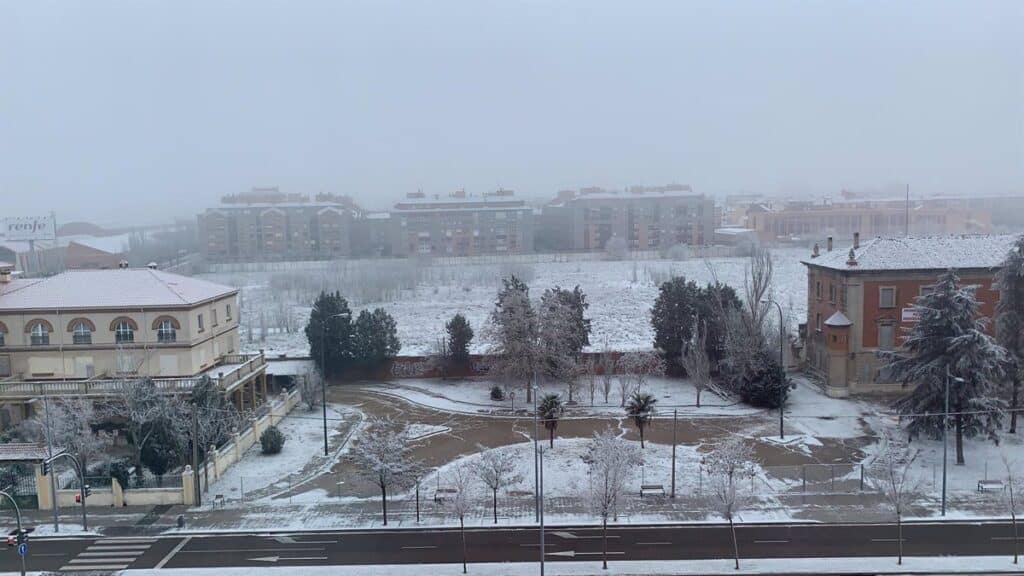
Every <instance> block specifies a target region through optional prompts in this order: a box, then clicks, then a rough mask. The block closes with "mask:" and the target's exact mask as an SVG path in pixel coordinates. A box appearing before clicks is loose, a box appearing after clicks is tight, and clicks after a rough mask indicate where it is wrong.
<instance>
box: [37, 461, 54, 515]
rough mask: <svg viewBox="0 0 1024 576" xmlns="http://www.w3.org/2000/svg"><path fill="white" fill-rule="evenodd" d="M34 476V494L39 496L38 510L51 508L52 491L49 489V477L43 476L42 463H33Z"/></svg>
mask: <svg viewBox="0 0 1024 576" xmlns="http://www.w3.org/2000/svg"><path fill="white" fill-rule="evenodd" d="M50 474H53V469H52V468H51V469H50ZM35 477H36V496H38V498H39V509H40V510H53V501H54V498H53V496H54V495H53V492H51V491H50V478H49V477H47V476H43V465H42V464H36V465H35Z"/></svg>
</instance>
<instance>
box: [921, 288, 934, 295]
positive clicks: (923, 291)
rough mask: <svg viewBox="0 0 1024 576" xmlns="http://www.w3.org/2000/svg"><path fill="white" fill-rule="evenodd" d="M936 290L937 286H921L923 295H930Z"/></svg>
mask: <svg viewBox="0 0 1024 576" xmlns="http://www.w3.org/2000/svg"><path fill="white" fill-rule="evenodd" d="M932 292H935V286H921V296H928V295H929V294H931V293H932Z"/></svg>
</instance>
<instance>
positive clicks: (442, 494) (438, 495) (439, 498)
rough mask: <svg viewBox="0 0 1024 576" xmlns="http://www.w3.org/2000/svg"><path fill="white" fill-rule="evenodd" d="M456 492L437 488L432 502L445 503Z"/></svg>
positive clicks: (456, 491) (450, 489) (452, 489)
mask: <svg viewBox="0 0 1024 576" xmlns="http://www.w3.org/2000/svg"><path fill="white" fill-rule="evenodd" d="M458 492H459V491H458V490H456V489H455V488H438V489H437V490H435V491H434V502H445V501H447V500H448V499H449V498H451V497H452V496H454V495H455V494H457V493H458Z"/></svg>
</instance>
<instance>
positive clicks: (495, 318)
mask: <svg viewBox="0 0 1024 576" xmlns="http://www.w3.org/2000/svg"><path fill="white" fill-rule="evenodd" d="M487 329H488V334H487V338H488V340H490V342H491V356H492V358H493V359H492V364H491V372H492V373H493V374H495V375H496V376H497V377H498V378H501V379H502V380H504V381H505V382H507V383H512V384H520V385H522V386H523V387H524V388H526V401H527V402H531V401H532V399H533V393H532V388H531V386H530V383H531V382H532V380H533V378H534V375H535V373H536V372H537V370H538V368H539V363H540V360H539V359H540V354H539V346H538V342H537V337H538V330H539V328H538V322H537V313H536V311H534V309H533V304H532V303H531V302H530V289H529V287H528V286H527V285H526V283H525V282H523V281H522V280H520V279H519V278H516V277H515V276H511V277H509V278H505V279H503V280H502V288H501V290H500V291H499V292H498V299H497V301H496V302H495V303H494V310H492V311H491V316H490V322H489V324H488V326H487Z"/></svg>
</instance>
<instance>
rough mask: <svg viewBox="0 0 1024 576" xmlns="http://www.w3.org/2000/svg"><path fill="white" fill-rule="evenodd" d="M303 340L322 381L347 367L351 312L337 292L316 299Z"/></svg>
mask: <svg viewBox="0 0 1024 576" xmlns="http://www.w3.org/2000/svg"><path fill="white" fill-rule="evenodd" d="M306 339H307V340H308V341H309V354H310V356H312V358H313V363H314V364H316V367H317V369H318V370H320V374H321V375H322V376H324V379H325V380H330V379H331V378H336V377H338V376H341V375H342V374H343V373H344V372H345V370H347V369H348V367H349V366H350V365H351V362H352V346H353V331H352V311H351V310H350V309H349V307H348V301H347V300H345V298H343V297H342V296H341V294H340V293H339V292H335V293H333V294H330V293H327V292H321V293H320V295H319V296H317V298H316V302H314V303H313V310H312V311H311V312H310V314H309V323H308V324H306ZM322 344H323V346H322Z"/></svg>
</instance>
